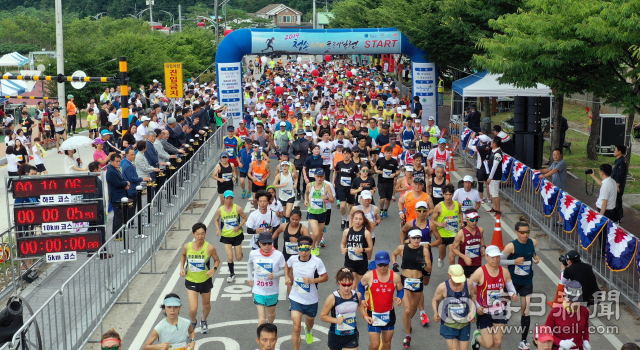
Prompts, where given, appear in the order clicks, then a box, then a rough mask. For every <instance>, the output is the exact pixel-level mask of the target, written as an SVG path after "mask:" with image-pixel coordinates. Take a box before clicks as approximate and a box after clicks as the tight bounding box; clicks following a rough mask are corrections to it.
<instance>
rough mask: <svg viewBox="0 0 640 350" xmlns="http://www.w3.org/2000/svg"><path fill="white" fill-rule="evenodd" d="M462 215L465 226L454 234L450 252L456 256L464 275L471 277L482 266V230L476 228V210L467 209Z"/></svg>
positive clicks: (477, 216)
mask: <svg viewBox="0 0 640 350" xmlns="http://www.w3.org/2000/svg"><path fill="white" fill-rule="evenodd" d="M464 214H465V219H466V223H467V225H466V227H463V228H462V229H461V230H460V231H458V233H457V234H456V237H455V239H454V240H453V245H452V246H451V251H452V252H453V254H455V255H457V256H458V264H459V265H461V266H462V268H463V269H464V275H465V276H467V277H471V275H472V274H473V273H474V272H475V271H476V270H477V269H478V268H479V267H480V265H482V257H483V256H484V249H485V244H484V229H483V228H482V227H479V226H478V221H479V220H480V215H478V211H477V210H476V209H467V210H466V211H465V212H464Z"/></svg>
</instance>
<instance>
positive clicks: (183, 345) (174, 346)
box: [169, 342, 187, 350]
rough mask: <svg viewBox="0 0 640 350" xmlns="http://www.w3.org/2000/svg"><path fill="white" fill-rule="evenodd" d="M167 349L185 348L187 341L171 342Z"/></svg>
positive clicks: (184, 349)
mask: <svg viewBox="0 0 640 350" xmlns="http://www.w3.org/2000/svg"><path fill="white" fill-rule="evenodd" d="M169 350H187V343H184V342H183V343H177V344H171V347H170V348H169Z"/></svg>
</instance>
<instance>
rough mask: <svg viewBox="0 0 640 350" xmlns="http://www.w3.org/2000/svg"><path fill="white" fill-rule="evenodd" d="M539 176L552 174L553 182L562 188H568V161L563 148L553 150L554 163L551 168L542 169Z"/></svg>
mask: <svg viewBox="0 0 640 350" xmlns="http://www.w3.org/2000/svg"><path fill="white" fill-rule="evenodd" d="M540 172H541V173H542V174H540V175H539V176H538V177H539V178H540V179H544V178H545V177H549V176H551V183H552V184H553V185H554V186H556V187H559V188H560V189H561V190H566V189H567V163H566V162H565V161H564V158H563V154H562V150H560V149H556V150H554V151H553V163H551V166H550V167H549V169H540Z"/></svg>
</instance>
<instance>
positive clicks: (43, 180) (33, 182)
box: [11, 175, 98, 198]
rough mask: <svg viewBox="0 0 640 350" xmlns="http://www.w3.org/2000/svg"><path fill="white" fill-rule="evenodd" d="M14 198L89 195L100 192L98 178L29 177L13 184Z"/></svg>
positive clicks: (85, 176)
mask: <svg viewBox="0 0 640 350" xmlns="http://www.w3.org/2000/svg"><path fill="white" fill-rule="evenodd" d="M11 192H12V193H13V198H28V197H40V196H41V195H53V194H72V195H73V194H88V193H96V192H98V177H97V176H93V175H83V176H63V177H56V178H51V177H27V178H20V179H19V180H13V181H12V182H11Z"/></svg>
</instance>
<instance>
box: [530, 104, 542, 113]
mask: <svg viewBox="0 0 640 350" xmlns="http://www.w3.org/2000/svg"><path fill="white" fill-rule="evenodd" d="M527 114H529V115H531V114H536V115H538V114H540V106H538V105H529V106H528V107H527Z"/></svg>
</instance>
